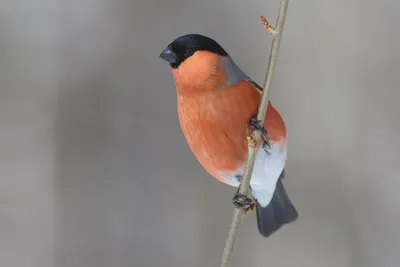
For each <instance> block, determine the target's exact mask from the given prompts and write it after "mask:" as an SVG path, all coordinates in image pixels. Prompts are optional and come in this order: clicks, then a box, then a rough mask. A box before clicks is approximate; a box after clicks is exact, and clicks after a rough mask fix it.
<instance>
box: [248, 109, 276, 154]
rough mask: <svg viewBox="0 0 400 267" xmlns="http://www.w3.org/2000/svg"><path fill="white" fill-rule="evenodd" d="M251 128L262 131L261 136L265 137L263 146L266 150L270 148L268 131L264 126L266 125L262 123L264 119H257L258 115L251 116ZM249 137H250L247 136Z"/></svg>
mask: <svg viewBox="0 0 400 267" xmlns="http://www.w3.org/2000/svg"><path fill="white" fill-rule="evenodd" d="M250 128H251V129H252V130H254V131H260V132H261V137H262V139H263V141H264V142H263V148H264V149H265V150H267V149H269V148H270V147H271V146H270V143H269V141H268V138H267V135H268V131H267V130H266V129H265V128H264V126H263V125H262V121H261V120H257V118H256V117H253V118H251V120H250ZM247 139H248V138H247Z"/></svg>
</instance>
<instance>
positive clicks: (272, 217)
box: [160, 34, 298, 237]
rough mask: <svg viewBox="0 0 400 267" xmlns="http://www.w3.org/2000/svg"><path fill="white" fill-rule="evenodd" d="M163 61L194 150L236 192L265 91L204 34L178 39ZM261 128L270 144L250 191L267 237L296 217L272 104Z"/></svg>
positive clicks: (282, 131) (281, 130)
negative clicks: (249, 134)
mask: <svg viewBox="0 0 400 267" xmlns="http://www.w3.org/2000/svg"><path fill="white" fill-rule="evenodd" d="M160 57H161V58H162V59H163V60H165V61H167V62H168V63H169V65H170V66H171V68H172V73H173V77H174V80H175V85H176V91H177V97H178V101H177V102H178V114H179V122H180V125H181V128H182V131H183V134H184V136H185V138H186V140H187V143H188V144H189V147H190V149H191V150H192V152H193V154H194V155H195V157H196V158H197V160H198V161H199V162H200V164H201V165H202V166H203V167H204V168H205V169H206V170H207V171H208V173H209V174H210V175H212V176H213V177H214V178H215V179H217V180H219V181H221V182H223V183H225V184H228V185H231V186H234V187H238V186H239V185H240V182H241V179H242V174H243V167H244V164H245V161H246V156H247V140H246V132H247V129H248V128H249V127H252V126H253V127H255V128H257V122H255V121H254V117H255V116H256V114H257V109H258V105H259V103H260V98H261V91H262V88H261V87H260V86H259V85H257V84H256V83H255V82H254V81H253V80H251V79H250V78H249V77H248V76H247V75H246V74H245V73H244V72H243V71H242V70H241V69H240V68H239V67H238V66H237V65H236V64H235V63H234V61H233V60H232V58H231V57H230V56H229V54H228V53H227V52H226V51H225V50H224V49H223V48H222V47H221V46H220V45H219V44H218V43H217V42H216V41H214V40H213V39H211V38H208V37H206V36H203V35H199V34H188V35H184V36H181V37H179V38H177V39H175V40H174V41H173V42H172V43H170V44H169V45H168V46H167V48H166V49H165V50H164V51H163V52H162V53H161V54H160ZM258 127H259V128H257V129H259V130H261V129H262V128H264V129H263V130H266V131H265V133H267V134H266V135H265V136H266V138H267V141H268V142H267V143H268V145H266V144H264V145H262V146H260V147H259V148H258V151H257V155H256V162H255V165H254V170H253V174H252V178H251V183H250V188H251V190H252V194H253V196H254V197H255V199H256V201H257V204H256V210H257V212H256V213H257V225H258V229H259V231H260V233H261V234H262V235H263V236H265V237H268V236H270V235H271V234H272V233H274V232H275V231H277V230H278V229H279V228H281V227H282V226H283V225H284V224H288V223H291V222H293V221H295V220H296V219H297V217H298V214H297V211H296V209H295V208H294V206H293V205H292V203H291V201H290V199H289V198H288V196H287V194H286V192H285V189H284V187H283V185H282V181H281V180H282V178H283V177H284V168H285V163H286V151H287V144H286V126H285V123H284V121H283V119H282V118H281V116H280V115H279V113H278V111H277V110H276V109H275V108H274V107H273V106H272V105H271V103H269V107H268V110H267V114H266V119H265V123H264V127H262V126H260V125H259V126H258ZM242 200H243V199H242Z"/></svg>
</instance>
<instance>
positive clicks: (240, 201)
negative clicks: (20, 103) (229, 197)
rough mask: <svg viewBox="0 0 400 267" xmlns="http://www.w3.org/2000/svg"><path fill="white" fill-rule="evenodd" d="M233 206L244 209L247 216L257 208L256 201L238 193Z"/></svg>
mask: <svg viewBox="0 0 400 267" xmlns="http://www.w3.org/2000/svg"><path fill="white" fill-rule="evenodd" d="M233 205H234V206H235V207H236V208H239V209H243V210H244V212H245V214H247V213H249V212H251V211H253V209H254V207H255V206H256V201H254V200H253V199H252V198H249V197H248V196H246V195H243V194H242V193H240V192H236V194H235V196H234V197H233Z"/></svg>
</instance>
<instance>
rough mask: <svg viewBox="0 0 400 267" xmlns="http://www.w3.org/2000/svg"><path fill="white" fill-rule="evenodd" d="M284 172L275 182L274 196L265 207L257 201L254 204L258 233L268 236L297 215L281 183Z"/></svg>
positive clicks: (292, 220) (290, 221)
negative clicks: (255, 204)
mask: <svg viewBox="0 0 400 267" xmlns="http://www.w3.org/2000/svg"><path fill="white" fill-rule="evenodd" d="M283 176H284V172H282V174H281V177H280V178H279V180H278V183H277V184H276V188H275V192H274V196H273V197H272V200H271V202H270V203H269V204H268V206H266V207H265V208H263V207H261V206H260V205H259V204H258V203H257V206H256V214H257V226H258V230H259V232H260V234H261V235H262V236H264V237H269V236H270V235H272V234H273V233H275V232H276V231H277V230H278V229H280V228H281V227H282V226H283V225H284V224H289V223H292V222H294V221H295V220H296V219H297V217H298V216H299V215H298V213H297V211H296V208H295V207H294V206H293V204H292V202H291V201H290V199H289V197H288V195H287V194H286V191H285V188H284V187H283V184H282V181H281V180H282V178H283Z"/></svg>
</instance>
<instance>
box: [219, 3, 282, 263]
mask: <svg viewBox="0 0 400 267" xmlns="http://www.w3.org/2000/svg"><path fill="white" fill-rule="evenodd" d="M280 1H281V3H280V7H279V13H278V18H277V21H276V28H275V29H274V28H273V27H272V26H271V25H270V24H269V23H268V21H267V20H266V19H265V17H264V16H262V17H261V19H262V22H263V24H264V26H265V27H266V28H267V30H268V31H269V32H270V33H271V34H272V45H271V51H270V54H269V62H268V68H267V73H266V75H265V81H264V86H263V88H264V89H263V93H262V97H261V103H260V106H259V108H258V113H257V120H260V121H261V125H264V120H265V115H266V112H267V108H268V103H269V100H268V91H269V90H270V88H271V85H272V80H273V77H274V74H275V69H276V62H277V59H278V53H279V47H280V43H281V37H282V31H283V26H284V24H285V18H286V12H287V8H288V3H289V0H280ZM261 134H262V133H261V131H255V132H253V133H252V135H251V136H249V137H248V139H249V140H248V141H249V142H248V154H247V161H246V165H245V167H244V173H243V181H242V183H241V185H240V187H239V192H240V193H241V194H244V195H247V193H248V191H249V185H250V179H251V174H252V172H253V168H254V162H255V159H256V151H257V147H258V146H257V144H259V142H260V141H261ZM254 144H256V145H254ZM243 216H244V210H243V209H241V208H237V207H235V210H234V213H233V217H232V222H231V227H230V229H229V232H228V237H227V238H226V241H225V249H224V252H223V254H222V258H221V265H220V267H227V266H228V264H229V260H230V258H231V255H232V251H233V246H234V244H235V240H236V236H237V233H238V229H239V224H240V223H241V221H242V219H243Z"/></svg>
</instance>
